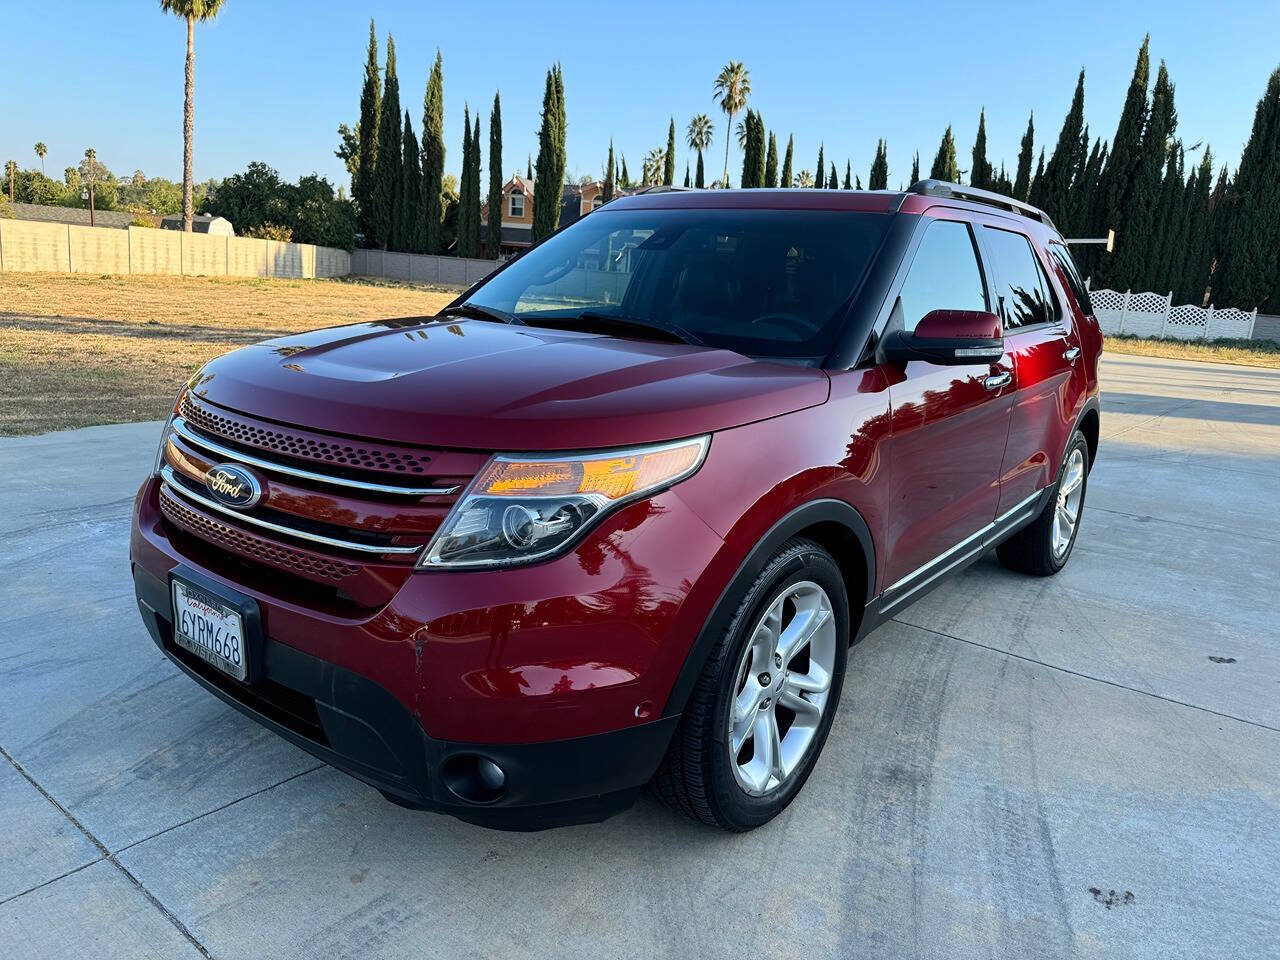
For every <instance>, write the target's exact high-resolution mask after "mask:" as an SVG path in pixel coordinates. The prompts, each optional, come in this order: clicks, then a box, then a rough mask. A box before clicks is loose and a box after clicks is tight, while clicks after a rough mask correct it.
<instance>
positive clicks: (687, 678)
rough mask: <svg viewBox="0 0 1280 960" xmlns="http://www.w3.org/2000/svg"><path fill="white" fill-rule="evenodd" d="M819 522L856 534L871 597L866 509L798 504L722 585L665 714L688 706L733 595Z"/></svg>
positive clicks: (828, 502) (872, 561)
mask: <svg viewBox="0 0 1280 960" xmlns="http://www.w3.org/2000/svg"><path fill="white" fill-rule="evenodd" d="M819 523H836V524H839V525H840V526H842V527H844V528H845V529H847V530H848V531H849V532H850V533H852V534H853V535H854V537H855V538H856V539H857V541H858V545H859V547H860V548H861V550H862V555H863V558H864V560H865V567H866V581H867V582H866V588H865V592H864V595H863V596H862V598H861V603H862V604H863V605H865V604H867V603H868V602H870V600H871V598H872V594H873V593H874V592H875V583H876V552H875V541H874V540H872V538H871V528H870V527H868V526H867V522H866V521H865V520H864V519H863V518H862V514H860V513H859V512H858V511H857V509H856V508H855V507H854V506H853V505H852V504H850V503H848V502H847V501H844V500H833V499H823V500H810V501H809V502H807V503H803V504H801V505H800V506H798V507H795V508H794V509H792V510H791V511H790V512H789V513H787V514H786V515H785V516H783V517H782V519H780V520H778V521H777V522H776V523H775V524H774V525H773V526H772V527H770V528H769V529H768V531H767V532H766V533H765V534H764V536H762V537H761V538H760V539H759V541H757V542H756V545H755V546H754V547H752V548H751V550H750V551H749V552H748V553H747V556H746V558H745V559H744V560H743V561H742V563H741V564H740V565H739V566H738V570H737V572H736V573H734V575H733V576H732V577H731V578H730V580H729V582H728V584H726V585H725V588H724V589H723V590H722V591H720V596H719V597H718V598H717V600H716V603H715V606H714V607H712V608H711V614H710V615H709V616H708V617H707V619H706V622H705V623H703V625H702V629H700V630H699V631H698V635H697V637H695V638H694V641H693V646H692V647H691V648H690V650H689V654H688V656H687V657H685V661H684V666H683V667H681V668H680V673H679V674H678V675H677V677H676V682H675V684H674V685H673V686H672V688H671V693H670V694H669V695H668V696H667V702H666V705H665V706H664V708H663V711H662V715H663V716H664V717H669V716H674V715H676V714H679V713H681V712H682V711H683V710H684V705H685V703H686V702H687V701H688V699H689V695H690V694H691V693H693V688H694V685H695V684H696V683H697V682H698V676H699V675H700V674H701V673H702V667H703V665H704V664H705V663H706V662H707V657H708V656H710V654H711V649H712V647H714V646H715V643H716V641H717V640H718V639H719V637H720V635H721V634H722V633H723V632H724V630H725V628H726V627H727V626H728V624H729V620H730V619H731V618H732V617H733V614H734V612H735V611H736V609H737V602H736V601H735V599H734V598H735V597H737V595H738V594H739V593H741V592H742V591H743V590H745V589H746V588H747V586H748V585H750V584H751V583H752V582H753V581H754V580H755V578H756V577H757V576H759V574H760V571H761V570H763V569H764V565H765V564H766V563H767V562H768V560H769V558H770V557H771V556H773V554H774V553H775V552H776V551H777V549H778V548H779V547H781V546H782V545H783V544H784V543H786V542H787V541H788V540H789V539H791V538H792V537H793V536H795V535H796V534H797V533H799V532H800V531H802V530H804V529H806V528H808V527H812V526H813V525H815V524H819ZM858 602H859V598H857V597H855V596H850V597H849V605H850V607H851V608H852V609H850V611H849V613H850V616H851V617H852V616H856V615H857V614H858V612H859V610H858V608H857V607H856V606H855V604H857V603H858Z"/></svg>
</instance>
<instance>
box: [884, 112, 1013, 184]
mask: <svg viewBox="0 0 1280 960" xmlns="http://www.w3.org/2000/svg"><path fill="white" fill-rule="evenodd" d="M991 181H992V177H991V164H990V163H989V162H988V161H987V110H986V107H983V108H982V109H981V110H980V111H978V134H977V136H976V137H974V139H973V164H972V166H970V167H969V186H971V187H978V188H979V189H982V190H990V189H991V187H992V182H991ZM873 189H874V188H873Z"/></svg>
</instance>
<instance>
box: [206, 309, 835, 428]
mask: <svg viewBox="0 0 1280 960" xmlns="http://www.w3.org/2000/svg"><path fill="white" fill-rule="evenodd" d="M829 387H830V381H829V380H828V378H827V376H826V374H824V373H823V372H822V371H821V370H816V369H813V368H809V367H796V366H788V365H784V364H776V363H766V362H761V361H755V360H751V359H750V358H748V357H744V356H742V355H741V354H738V353H734V352H732V351H729V350H718V349H712V348H707V347H695V346H688V345H685V344H668V343H653V342H649V341H637V340H625V339H620V338H616V337H609V336H600V335H595V334H589V333H581V332H576V331H566V330H548V329H536V328H533V327H523V326H508V325H506V324H501V323H493V322H489V321H482V320H470V319H467V320H458V321H456V322H448V323H446V322H440V321H436V320H432V319H430V318H411V319H403V320H384V321H379V322H375V323H361V324H355V325H353V326H347V327H335V328H331V329H327V330H317V331H314V332H312V333H305V334H297V335H291V336H287V337H281V338H279V339H276V340H268V341H266V342H264V343H259V344H255V345H253V346H250V347H244V348H242V349H240V350H236V351H234V352H232V353H229V354H227V355H226V356H223V357H220V358H218V359H217V360H214V361H212V362H211V363H209V364H208V365H206V366H205V367H204V368H203V369H202V370H201V372H200V375H199V377H198V378H197V379H196V381H195V383H194V385H193V387H192V390H193V392H194V393H195V394H196V395H197V396H200V397H202V398H203V399H205V400H208V401H210V402H212V403H216V404H219V405H220V406H223V407H228V408H230V409H232V410H238V411H241V412H243V413H248V414H251V415H253V416H256V417H261V418H265V419H269V420H275V421H278V422H280V423H286V424H292V425H296V426H301V427H307V428H311V429H314V430H319V431H324V432H330V433H341V434H346V435H348V436H353V437H367V438H371V439H372V438H377V439H380V440H384V441H388V442H397V443H406V444H421V445H427V446H445V447H461V448H472V449H485V450H512V451H522V450H573V449H586V448H592V447H608V446H622V445H626V444H635V443H650V442H656V441H661V440H673V439H678V438H680V437H688V436H694V435H696V434H700V433H707V432H710V431H712V430H719V429H723V428H726V427H732V426H738V425H740V424H744V423H750V422H753V421H756V420H764V419H767V418H769V417H773V416H777V415H779V414H783V413H789V412H791V411H793V410H799V409H802V408H804V407H810V406H816V405H817V404H820V403H823V402H825V401H826V399H827V395H828V393H829Z"/></svg>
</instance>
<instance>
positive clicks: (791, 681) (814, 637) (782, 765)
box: [725, 580, 837, 796]
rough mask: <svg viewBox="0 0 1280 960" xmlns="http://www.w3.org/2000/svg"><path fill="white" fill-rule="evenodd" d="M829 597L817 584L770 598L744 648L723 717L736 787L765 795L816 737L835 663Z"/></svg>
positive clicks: (779, 783) (792, 587) (783, 779)
mask: <svg viewBox="0 0 1280 960" xmlns="http://www.w3.org/2000/svg"><path fill="white" fill-rule="evenodd" d="M836 636H837V631H836V619H835V614H834V612H833V610H832V606H831V598H830V597H828V596H827V592H826V591H825V590H824V589H822V587H820V586H819V585H818V584H816V583H813V582H812V581H809V580H805V581H802V582H800V583H793V584H789V585H788V586H787V587H785V588H784V589H783V590H781V591H780V592H779V593H778V595H777V596H775V597H774V598H773V600H772V601H770V603H769V606H768V608H767V609H766V610H765V612H764V614H763V616H761V617H760V619H759V621H758V622H757V623H756V626H755V629H754V630H753V631H752V633H751V637H750V639H749V640H748V642H747V645H746V649H745V650H743V653H742V659H741V661H740V662H739V664H738V669H737V671H736V673H735V677H736V680H737V682H736V684H735V686H734V696H733V698H732V699H731V700H730V702H729V710H728V713H729V716H728V717H727V726H728V736H727V737H726V738H725V739H726V743H727V746H728V750H729V765H730V767H731V768H732V769H733V774H734V777H735V779H736V780H737V782H738V785H739V786H740V787H741V788H742V789H743V790H744V791H746V792H747V793H749V794H751V795H752V796H763V795H764V794H767V793H770V792H772V791H774V790H776V789H778V787H780V786H782V785H783V784H784V783H786V781H787V779H788V778H789V777H790V776H791V775H792V774H793V773H794V772H795V770H796V769H797V768H798V767H799V766H800V762H801V761H802V760H803V759H804V756H805V752H806V751H807V750H808V748H809V745H810V744H811V743H813V740H814V737H815V736H816V735H817V731H818V727H819V724H820V721H821V720H822V716H823V712H824V711H825V709H826V707H827V704H828V701H829V700H830V695H831V680H832V675H833V673H834V670H835V658H836Z"/></svg>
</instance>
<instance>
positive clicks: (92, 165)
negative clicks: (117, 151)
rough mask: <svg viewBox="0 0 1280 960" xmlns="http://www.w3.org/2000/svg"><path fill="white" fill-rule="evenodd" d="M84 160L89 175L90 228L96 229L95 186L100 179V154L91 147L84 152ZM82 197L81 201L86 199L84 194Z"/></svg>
mask: <svg viewBox="0 0 1280 960" xmlns="http://www.w3.org/2000/svg"><path fill="white" fill-rule="evenodd" d="M84 159H85V166H86V167H87V169H88V173H89V226H91V227H95V226H97V223H96V222H95V219H96V218H95V216H94V210H93V185H94V182H95V181H96V180H97V178H98V152H97V151H96V150H94V149H93V147H90V148H89V149H88V150H86V151H85V152H84ZM80 196H81V199H84V194H83V193H82V194H81V195H80Z"/></svg>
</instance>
